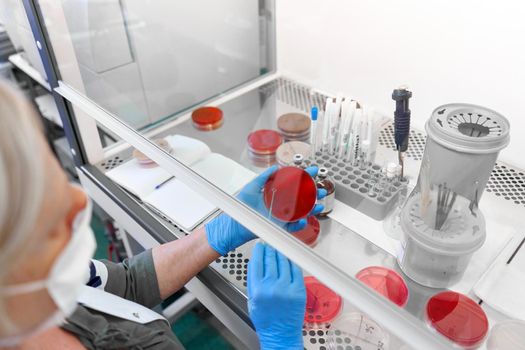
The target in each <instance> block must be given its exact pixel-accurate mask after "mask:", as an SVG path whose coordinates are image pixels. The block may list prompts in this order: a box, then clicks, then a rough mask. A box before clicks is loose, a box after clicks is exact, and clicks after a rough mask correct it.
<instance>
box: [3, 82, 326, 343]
mask: <svg viewBox="0 0 525 350" xmlns="http://www.w3.org/2000/svg"><path fill="white" fill-rule="evenodd" d="M274 170H275V169H274V168H270V169H268V170H267V171H266V172H264V173H263V174H261V175H260V176H259V177H257V178H256V179H255V180H254V181H253V182H252V183H250V184H248V185H247V186H246V187H245V188H244V189H243V191H241V194H240V195H239V198H240V200H243V201H245V202H246V203H248V204H249V205H251V206H253V207H254V208H259V207H261V206H260V204H261V203H262V202H261V198H260V197H261V187H262V185H263V184H264V183H265V181H266V179H267V178H268V177H269V176H270V175H271V173H272V172H273V171H274ZM308 171H309V172H310V173H311V174H312V175H315V173H316V171H317V169H315V168H310V169H308ZM319 195H320V197H322V196H324V195H325V193H324V192H320V193H319ZM321 210H322V207H320V206H317V207H316V208H315V209H314V212H313V214H315V213H317V212H320V211H321ZM90 218H91V203H90V200H89V198H88V197H87V195H86V194H85V193H84V191H83V190H82V188H80V187H79V186H76V185H73V184H70V183H69V182H68V180H67V178H66V175H65V174H64V172H63V171H62V169H61V168H60V166H59V165H58V163H57V161H56V160H55V158H54V157H53V155H52V152H51V151H50V149H49V147H48V145H47V143H46V142H45V140H44V137H43V135H42V130H41V127H40V123H39V121H38V119H37V117H36V114H35V111H34V110H33V109H32V107H31V106H30V104H29V103H28V102H27V101H26V100H25V99H24V97H23V96H22V95H21V94H20V93H19V92H17V91H16V90H14V89H13V88H11V87H9V86H7V85H6V84H5V83H0V348H19V349H180V348H182V345H181V344H180V342H178V340H177V338H176V337H175V336H174V335H173V333H172V332H171V329H170V325H169V324H168V322H167V321H166V320H165V319H164V318H163V317H162V316H160V315H158V314H156V313H154V312H153V311H151V310H150V308H151V307H153V306H155V305H157V304H159V303H160V302H161V301H162V300H163V299H165V298H167V297H168V296H170V295H171V294H173V293H174V292H176V291H177V290H179V289H180V288H182V287H183V286H184V284H186V283H187V282H188V281H189V280H190V279H191V278H192V277H194V276H195V275H196V274H197V273H198V272H199V271H201V270H202V269H203V268H205V267H206V266H208V265H209V264H210V263H211V262H212V261H214V260H215V259H217V258H218V257H219V255H225V254H227V253H228V252H229V251H230V250H233V249H235V248H237V247H238V246H240V245H242V244H244V243H245V242H247V241H249V240H251V239H254V238H255V236H254V235H253V234H252V233H251V232H249V231H248V230H246V229H245V228H244V227H243V226H242V225H240V224H238V223H237V222H235V221H234V220H233V219H231V218H230V217H229V216H228V215H225V214H222V215H220V216H218V217H217V218H215V219H214V220H212V221H210V222H209V223H207V224H206V225H205V226H204V227H202V228H199V229H197V230H195V231H194V232H193V233H192V234H191V235H188V236H186V237H184V238H182V239H179V240H176V241H173V242H170V243H166V244H164V245H160V246H158V247H155V248H153V249H151V250H147V251H145V252H143V253H141V254H138V255H136V256H134V257H132V258H130V259H129V260H126V261H124V262H123V263H120V264H115V263H112V262H109V261H95V260H91V257H92V254H93V253H94V249H95V245H96V243H95V239H94V236H93V232H92V231H91V228H90V226H89V222H90ZM304 225H305V222H304V220H301V221H299V222H296V223H292V224H287V225H283V226H284V227H285V228H287V229H288V230H289V231H294V230H298V229H300V228H302V227H304ZM248 277H249V278H248V279H249V281H248V303H249V304H248V306H249V312H250V317H251V319H252V321H253V324H254V326H255V328H256V331H257V334H258V336H259V339H260V345H261V348H263V349H302V348H303V344H302V336H301V327H302V319H303V316H304V308H305V291H304V285H303V279H302V274H301V271H300V270H299V269H298V268H297V267H296V266H295V265H294V264H292V263H290V262H289V261H288V259H286V257H284V256H283V255H281V254H279V253H278V252H276V251H275V250H274V249H272V248H271V247H268V246H263V245H260V244H258V245H256V248H255V250H254V255H253V257H252V259H251V261H250V266H249V276H248Z"/></svg>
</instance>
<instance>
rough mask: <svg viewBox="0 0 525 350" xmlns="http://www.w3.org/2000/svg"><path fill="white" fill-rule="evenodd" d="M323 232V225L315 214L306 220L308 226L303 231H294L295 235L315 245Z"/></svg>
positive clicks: (304, 241) (308, 243) (305, 242)
mask: <svg viewBox="0 0 525 350" xmlns="http://www.w3.org/2000/svg"><path fill="white" fill-rule="evenodd" d="M320 232H321V225H320V224H319V220H318V219H317V218H316V217H315V216H309V217H308V220H307V222H306V227H305V228H304V229H302V230H301V231H297V232H294V233H293V236H294V237H295V238H297V239H299V240H301V241H302V242H303V243H304V244H307V245H309V246H313V245H314V244H315V242H316V241H317V237H319V233H320Z"/></svg>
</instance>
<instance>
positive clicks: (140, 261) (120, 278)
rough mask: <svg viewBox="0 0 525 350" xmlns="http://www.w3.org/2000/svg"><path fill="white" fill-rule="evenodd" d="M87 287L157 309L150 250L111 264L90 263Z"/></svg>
mask: <svg viewBox="0 0 525 350" xmlns="http://www.w3.org/2000/svg"><path fill="white" fill-rule="evenodd" d="M89 275H90V277H89V281H88V283H87V285H88V286H91V287H95V288H99V289H102V290H104V291H106V292H108V293H111V294H115V295H118V296H120V297H122V298H125V299H128V300H131V301H133V302H136V303H139V304H142V305H144V306H146V307H149V308H151V307H153V306H155V305H158V304H159V303H160V302H161V301H162V299H161V297H160V290H159V283H158V281H157V273H156V272H155V266H154V264H153V255H152V253H151V250H146V251H145V252H142V253H140V254H138V255H135V256H133V257H131V258H129V259H126V260H124V261H123V262H122V263H114V262H111V261H108V260H91V264H90V267H89Z"/></svg>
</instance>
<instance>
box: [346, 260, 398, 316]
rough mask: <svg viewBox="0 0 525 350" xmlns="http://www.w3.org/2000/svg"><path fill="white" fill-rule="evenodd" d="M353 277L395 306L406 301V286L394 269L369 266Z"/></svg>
mask: <svg viewBox="0 0 525 350" xmlns="http://www.w3.org/2000/svg"><path fill="white" fill-rule="evenodd" d="M355 277H356V278H357V279H358V280H359V281H361V282H363V283H364V284H366V285H367V286H368V287H370V288H372V289H373V290H375V291H376V292H378V293H379V294H381V295H383V296H384V297H386V298H387V299H388V300H390V301H391V302H393V303H394V304H396V305H397V306H400V307H404V306H405V305H406V304H407V302H408V287H407V285H406V283H405V280H404V279H403V277H401V275H400V274H398V273H397V272H396V271H394V270H391V269H388V268H386V267H382V266H370V267H366V268H364V269H362V270H361V271H359V272H358V273H357V274H356V275H355Z"/></svg>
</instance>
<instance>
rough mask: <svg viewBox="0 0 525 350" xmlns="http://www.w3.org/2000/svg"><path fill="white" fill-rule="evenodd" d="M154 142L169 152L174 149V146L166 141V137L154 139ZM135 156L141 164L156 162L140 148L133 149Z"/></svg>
mask: <svg viewBox="0 0 525 350" xmlns="http://www.w3.org/2000/svg"><path fill="white" fill-rule="evenodd" d="M153 143H154V144H156V145H157V146H159V147H160V148H162V149H163V150H164V151H166V152H168V153H171V152H172V151H173V148H172V147H171V146H170V144H169V143H168V141H166V140H165V139H156V140H153ZM133 157H134V158H135V159H137V161H138V162H139V163H140V164H143V165H149V164H153V163H155V162H154V161H153V160H151V159H149V157H148V156H147V155H145V154H144V153H142V151H140V150H138V149H134V150H133Z"/></svg>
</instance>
